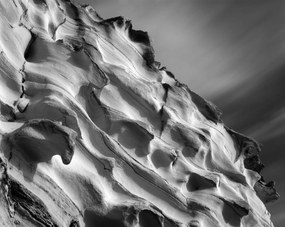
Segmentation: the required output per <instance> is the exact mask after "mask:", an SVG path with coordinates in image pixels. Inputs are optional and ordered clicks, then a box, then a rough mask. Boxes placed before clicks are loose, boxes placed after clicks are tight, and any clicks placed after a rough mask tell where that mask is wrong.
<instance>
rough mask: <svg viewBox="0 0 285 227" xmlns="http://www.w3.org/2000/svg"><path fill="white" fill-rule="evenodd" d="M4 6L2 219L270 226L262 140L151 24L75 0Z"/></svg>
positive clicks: (20, 0)
mask: <svg viewBox="0 0 285 227" xmlns="http://www.w3.org/2000/svg"><path fill="white" fill-rule="evenodd" d="M0 12H1V14H0V29H1V30H0V31H1V32H0V51H1V54H0V80H1V82H0V105H1V107H0V145H1V146H0V149H1V150H0V167H1V169H0V170H1V171H0V203H1V206H0V226H8V227H10V226H25V227H38V226H44V227H45V226H49V227H51V226H53V227H55V226H58V227H79V226H80V227H84V226H86V227H95V226H99V227H108V226H109V227H113V226H118V227H120V226H137V227H139V226H140V227H157V226H161V227H162V226H164V227H170V226H185V227H186V226H191V227H194V226H197V227H198V226H201V227H202V226H211V227H212V226H273V224H272V223H271V221H270V214H269V213H268V212H267V210H266V207H265V205H264V203H266V202H269V201H272V200H275V199H277V198H278V194H277V193H276V190H275V189H274V188H273V186H274V183H273V182H269V183H265V182H264V180H263V178H262V177H261V175H260V171H261V169H262V168H263V165H262V163H261V161H260V159H259V156H258V153H259V152H260V146H259V144H258V143H257V142H256V141H254V140H253V139H251V138H248V137H246V136H244V135H241V134H239V133H237V132H235V131H234V130H232V129H230V128H228V127H226V126H225V125H224V124H223V122H222V121H221V118H220V112H219V111H218V110H217V108H216V107H215V106H214V105H213V104H211V103H210V102H208V101H206V100H204V99H203V98H201V97H200V96H199V95H197V94H196V93H194V92H193V91H192V90H190V89H189V88H188V87H187V86H186V85H184V84H181V83H179V82H178V81H177V80H176V79H175V78H174V76H173V75H172V74H171V73H170V72H169V71H167V70H166V68H165V67H162V68H161V67H160V64H159V63H158V62H156V61H155V59H154V51H153V48H152V46H151V43H150V40H149V37H148V35H147V33H146V32H143V31H136V30H133V29H132V24H131V22H130V21H128V20H125V19H124V18H122V17H116V18H111V19H107V20H104V19H102V18H101V17H100V16H99V15H98V14H97V13H96V12H95V10H94V9H93V8H92V7H90V6H87V5H85V6H75V5H74V4H72V3H71V2H70V1H67V0H1V1H0Z"/></svg>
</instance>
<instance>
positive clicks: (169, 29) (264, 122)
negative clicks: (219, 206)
mask: <svg viewBox="0 0 285 227" xmlns="http://www.w3.org/2000/svg"><path fill="white" fill-rule="evenodd" d="M77 2H79V3H81V4H86V3H87V4H90V5H92V6H93V7H94V8H95V10H96V11H97V12H98V13H99V14H100V15H101V16H102V17H103V18H106V19H107V18H110V17H115V16H124V17H125V18H126V19H130V20H132V23H133V27H134V29H138V30H145V31H148V33H149V35H150V37H151V39H152V43H153V47H154V49H155V53H156V60H157V61H159V62H161V63H162V66H166V67H167V69H168V70H169V71H171V72H172V73H173V74H174V75H175V76H176V78H177V79H178V80H179V81H181V82H184V83H186V84H187V85H188V86H189V87H190V88H191V89H192V90H194V91H196V92H197V93H198V94H200V95H201V96H203V97H204V98H206V99H208V100H210V101H212V102H213V103H215V104H216V105H217V106H218V107H219V108H220V109H221V110H222V111H223V121H224V122H225V124H227V125H228V126H230V127H232V128H233V129H235V130H236V131H239V132H242V133H244V134H247V135H249V136H252V137H254V138H255V139H256V140H257V141H259V142H261V143H262V144H263V147H262V153H261V158H262V161H263V163H264V164H265V166H266V168H265V169H264V170H263V171H262V174H263V175H264V178H265V180H266V181H269V180H274V181H275V182H276V188H277V190H278V192H279V194H280V195H281V197H280V199H279V200H278V201H276V202H274V203H270V204H267V208H268V209H269V212H270V213H271V214H272V221H273V223H274V225H275V226H276V227H284V226H285V181H284V180H285V1H284V0H77Z"/></svg>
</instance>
